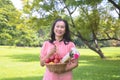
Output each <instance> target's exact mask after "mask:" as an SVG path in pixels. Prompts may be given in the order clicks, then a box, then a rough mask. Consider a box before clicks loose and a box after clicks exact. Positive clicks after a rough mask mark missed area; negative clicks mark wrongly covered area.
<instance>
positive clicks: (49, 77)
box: [40, 41, 75, 80]
mask: <svg viewBox="0 0 120 80" xmlns="http://www.w3.org/2000/svg"><path fill="white" fill-rule="evenodd" d="M53 43H54V44H55V45H56V47H57V51H56V53H58V54H59V55H60V56H61V57H64V56H65V55H66V54H67V53H68V52H70V50H71V48H72V47H75V44H74V43H73V42H69V43H68V44H66V45H65V44H64V42H63V41H61V42H59V41H54V42H53ZM53 46H54V45H53V44H51V43H50V42H49V41H45V42H44V44H43V46H42V49H41V54H40V56H41V58H43V57H44V56H45V55H46V54H47V53H48V52H49V50H50V49H51V47H53ZM43 80H72V71H69V72H65V73H62V74H57V73H53V72H50V71H49V70H48V69H47V68H46V72H45V74H44V77H43Z"/></svg>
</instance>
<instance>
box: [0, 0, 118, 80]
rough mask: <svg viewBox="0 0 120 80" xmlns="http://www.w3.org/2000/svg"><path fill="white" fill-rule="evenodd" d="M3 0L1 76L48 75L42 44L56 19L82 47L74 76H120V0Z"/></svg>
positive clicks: (19, 79) (35, 78) (27, 79)
mask: <svg viewBox="0 0 120 80" xmlns="http://www.w3.org/2000/svg"><path fill="white" fill-rule="evenodd" d="M13 1H14V0H12V1H11V0H0V80H42V77H43V74H44V71H45V67H41V66H40V65H39V55H40V49H41V46H42V44H43V42H44V41H45V40H48V39H49V36H50V34H49V33H50V27H51V25H52V23H53V21H54V20H55V19H58V18H63V19H65V20H67V21H68V22H69V26H70V30H71V35H72V36H71V37H72V39H73V41H74V43H75V44H76V46H77V49H78V50H79V52H80V58H79V66H78V68H76V69H75V70H73V76H74V80H120V68H119V67H120V35H119V34H120V0H71V1H70V0H21V4H22V8H20V9H17V8H16V7H15V6H14V5H15V4H13Z"/></svg>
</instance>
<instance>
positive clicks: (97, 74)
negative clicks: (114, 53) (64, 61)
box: [73, 56, 120, 80]
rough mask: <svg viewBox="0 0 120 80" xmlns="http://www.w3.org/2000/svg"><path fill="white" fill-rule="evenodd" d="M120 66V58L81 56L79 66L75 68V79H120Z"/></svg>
mask: <svg viewBox="0 0 120 80" xmlns="http://www.w3.org/2000/svg"><path fill="white" fill-rule="evenodd" d="M116 58H117V57H116ZM119 67H120V59H105V60H104V59H100V58H99V56H81V57H80V59H79V66H78V67H77V68H76V69H74V70H73V75H74V80H120V75H119V74H120V68H119Z"/></svg>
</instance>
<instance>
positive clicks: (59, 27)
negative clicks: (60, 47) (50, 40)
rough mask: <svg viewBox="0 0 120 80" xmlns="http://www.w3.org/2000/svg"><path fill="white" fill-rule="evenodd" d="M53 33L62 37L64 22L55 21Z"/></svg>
mask: <svg viewBox="0 0 120 80" xmlns="http://www.w3.org/2000/svg"><path fill="white" fill-rule="evenodd" d="M54 33H55V36H56V37H63V35H64V34H65V23H64V22H63V21H58V22H56V24H55V27H54Z"/></svg>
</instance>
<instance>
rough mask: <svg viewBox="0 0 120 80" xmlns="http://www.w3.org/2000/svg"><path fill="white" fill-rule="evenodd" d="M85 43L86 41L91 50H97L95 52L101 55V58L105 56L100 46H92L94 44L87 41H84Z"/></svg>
mask: <svg viewBox="0 0 120 80" xmlns="http://www.w3.org/2000/svg"><path fill="white" fill-rule="evenodd" d="M84 43H85V44H86V45H87V46H88V47H89V48H90V49H91V50H93V51H95V52H96V53H97V54H98V55H99V56H100V58H102V59H104V58H105V56H104V54H103V52H102V50H101V49H100V48H99V47H96V48H94V47H92V46H91V45H90V44H89V42H87V41H84Z"/></svg>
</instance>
